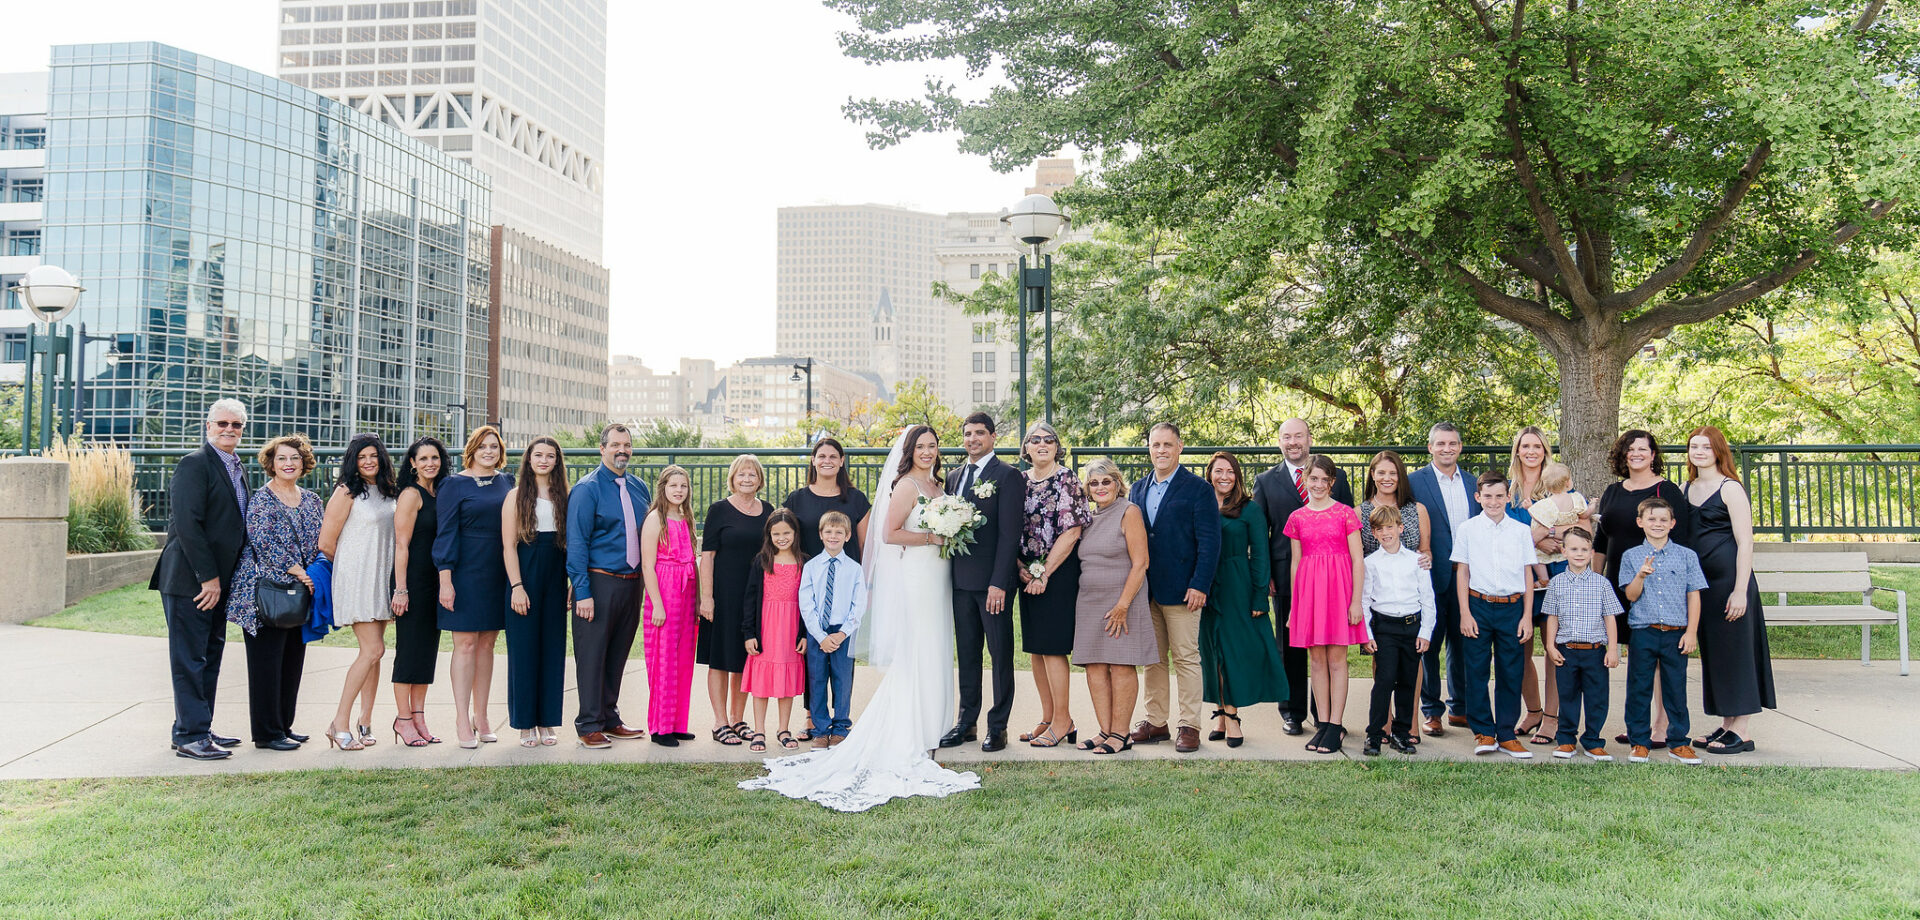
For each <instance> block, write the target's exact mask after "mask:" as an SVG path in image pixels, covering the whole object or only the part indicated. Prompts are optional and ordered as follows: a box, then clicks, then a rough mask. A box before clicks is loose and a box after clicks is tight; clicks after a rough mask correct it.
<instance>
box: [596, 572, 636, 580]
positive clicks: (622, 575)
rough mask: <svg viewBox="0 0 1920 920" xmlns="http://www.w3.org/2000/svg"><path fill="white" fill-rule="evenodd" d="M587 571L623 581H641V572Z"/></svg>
mask: <svg viewBox="0 0 1920 920" xmlns="http://www.w3.org/2000/svg"><path fill="white" fill-rule="evenodd" d="M587 571H588V572H591V573H593V574H595V575H605V576H607V577H608V578H618V579H620V580H621V581H639V580H640V573H639V572H609V571H607V570H606V569H588V570H587Z"/></svg>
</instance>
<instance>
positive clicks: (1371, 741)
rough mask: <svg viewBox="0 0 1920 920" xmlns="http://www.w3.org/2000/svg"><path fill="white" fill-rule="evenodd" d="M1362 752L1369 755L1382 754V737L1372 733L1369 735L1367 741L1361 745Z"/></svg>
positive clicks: (1376, 755)
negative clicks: (1374, 735) (1376, 736)
mask: <svg viewBox="0 0 1920 920" xmlns="http://www.w3.org/2000/svg"><path fill="white" fill-rule="evenodd" d="M1360 753H1362V754H1365V755H1367V756H1368V757H1378V756H1380V739H1379V738H1375V737H1373V736H1372V735H1368V736H1367V743H1366V744H1364V745H1361V747H1360Z"/></svg>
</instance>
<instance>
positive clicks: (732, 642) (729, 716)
mask: <svg viewBox="0 0 1920 920" xmlns="http://www.w3.org/2000/svg"><path fill="white" fill-rule="evenodd" d="M765 481H766V473H765V471H764V470H763V469H762V468H761V466H760V460H759V458H757V457H755V456H754V455H752V454H741V455H740V456H738V457H735V458H733V463H731V464H729V465H728V466H727V489H728V494H727V497H726V498H723V499H721V500H719V501H717V502H714V503H713V504H712V505H711V506H709V507H708V508H707V520H706V523H705V525H704V526H702V527H701V529H700V638H699V642H698V644H697V645H695V647H694V661H695V662H696V663H698V664H704V665H706V666H707V700H708V702H709V703H710V704H711V705H712V706H713V719H714V726H713V740H715V741H718V742H720V743H721V744H739V743H740V740H741V738H743V737H745V736H747V735H749V734H751V733H752V729H751V728H750V727H749V726H748V725H747V721H746V720H747V693H746V691H745V690H742V689H741V688H740V672H742V671H744V670H746V668H747V646H746V643H744V642H741V641H740V624H741V622H742V620H743V619H744V618H745V617H746V615H747V610H746V594H747V578H748V576H749V575H751V574H752V573H753V559H754V556H756V555H758V554H759V552H760V541H761V538H762V536H763V534H762V531H764V530H765V528H766V526H767V516H768V514H769V513H770V512H771V510H772V509H771V508H769V507H768V505H767V503H766V502H763V501H761V500H760V485H761V483H763V482H765ZM753 613H754V615H755V616H758V615H759V613H760V611H758V610H755V611H753Z"/></svg>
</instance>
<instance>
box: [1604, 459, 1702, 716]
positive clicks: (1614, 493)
mask: <svg viewBox="0 0 1920 920" xmlns="http://www.w3.org/2000/svg"><path fill="white" fill-rule="evenodd" d="M1612 462H1613V475H1615V476H1618V477H1620V481H1619V482H1616V483H1614V484H1613V485H1610V486H1608V487H1607V490H1606V491H1605V492H1602V493H1600V501H1599V502H1598V503H1596V504H1595V505H1594V506H1593V524H1594V527H1595V531H1596V532H1595V533H1594V535H1593V552H1594V554H1595V555H1596V556H1598V557H1600V559H1599V561H1598V562H1597V563H1595V564H1596V565H1599V566H1600V567H1601V569H1600V570H1601V572H1603V573H1605V575H1606V576H1607V583H1608V584H1610V585H1613V591H1614V593H1615V594H1616V595H1618V596H1619V598H1620V609H1621V610H1623V611H1624V610H1627V609H1628V608H1630V607H1631V606H1632V604H1631V603H1630V602H1628V600H1627V595H1626V593H1625V592H1624V591H1622V590H1621V589H1620V556H1621V555H1622V554H1623V553H1625V552H1626V551H1627V550H1630V549H1632V548H1634V547H1636V546H1639V545H1640V544H1642V543H1644V542H1646V539H1647V536H1646V534H1644V533H1641V532H1640V503H1641V502H1643V501H1646V500H1647V499H1649V498H1659V499H1664V500H1665V501H1666V503H1667V504H1669V505H1672V506H1673V531H1672V532H1671V533H1669V534H1668V535H1667V539H1669V540H1672V541H1674V542H1676V543H1679V544H1680V545H1681V546H1684V547H1686V548H1688V549H1692V548H1693V515H1692V514H1691V513H1690V512H1692V510H1693V506H1692V505H1690V504H1688V503H1687V502H1686V495H1685V493H1684V492H1683V491H1682V490H1681V489H1680V487H1679V486H1676V485H1674V484H1673V483H1671V482H1668V481H1667V480H1666V478H1665V477H1664V476H1663V475H1662V474H1663V473H1664V472H1665V471H1666V463H1665V462H1664V461H1663V460H1662V459H1661V458H1660V443H1659V442H1658V441H1655V440H1654V439H1653V434H1652V433H1651V432H1648V431H1643V430H1641V429H1639V428H1634V429H1632V430H1629V431H1627V432H1626V433H1624V434H1622V435H1620V438H1619V440H1617V441H1614V442H1613V454H1612ZM1618 623H1619V627H1620V629H1619V632H1620V644H1621V645H1623V646H1624V645H1626V644H1627V641H1626V637H1627V615H1626V614H1625V613H1622V614H1620V616H1619V619H1618ZM1666 730H1667V712H1666V710H1665V709H1662V708H1660V688H1659V687H1658V686H1657V685H1656V686H1655V687H1654V688H1653V737H1654V739H1655V740H1654V742H1653V746H1654V747H1656V748H1661V747H1666V746H1667V745H1666V742H1665V741H1662V740H1659V739H1662V738H1665V737H1666ZM1614 740H1615V741H1616V742H1618V743H1620V744H1626V743H1627V734H1626V732H1621V733H1620V734H1619V735H1618V736H1616V737H1615V739H1614Z"/></svg>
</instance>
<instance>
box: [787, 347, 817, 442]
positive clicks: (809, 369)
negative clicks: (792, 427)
mask: <svg viewBox="0 0 1920 920" xmlns="http://www.w3.org/2000/svg"><path fill="white" fill-rule="evenodd" d="M802 373H805V374H806V375H807V422H806V424H807V426H808V428H809V430H811V428H812V426H813V359H812V358H808V359H807V360H806V363H805V364H795V365H794V366H793V376H792V377H791V378H789V379H790V380H791V381H792V382H793V383H799V382H800V375H801V374H802Z"/></svg>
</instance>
